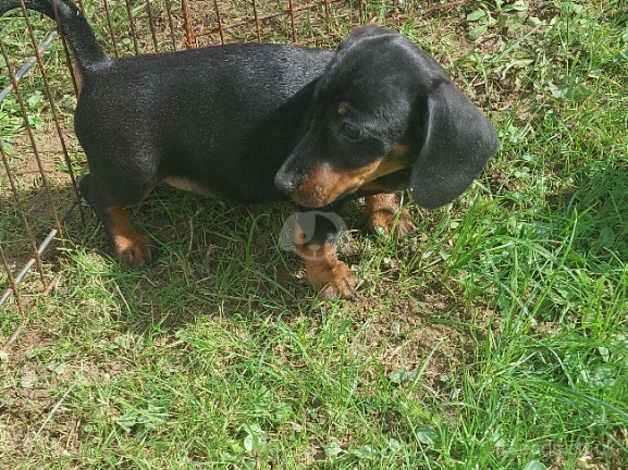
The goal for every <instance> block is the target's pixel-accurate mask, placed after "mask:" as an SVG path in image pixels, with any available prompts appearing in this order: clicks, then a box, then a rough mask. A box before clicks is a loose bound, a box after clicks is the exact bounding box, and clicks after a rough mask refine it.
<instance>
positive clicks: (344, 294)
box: [305, 261, 358, 299]
mask: <svg viewBox="0 0 628 470" xmlns="http://www.w3.org/2000/svg"><path fill="white" fill-rule="evenodd" d="M305 273H306V277H307V280H308V283H309V284H310V285H311V286H312V287H313V288H314V289H316V290H318V291H320V295H321V297H323V298H325V299H337V298H342V299H350V298H352V297H353V295H354V294H355V290H356V288H357V286H358V276H356V275H355V274H354V273H353V271H351V269H349V266H347V264H346V263H343V262H342V261H336V262H335V263H333V264H329V263H326V262H324V261H323V262H306V264H305Z"/></svg>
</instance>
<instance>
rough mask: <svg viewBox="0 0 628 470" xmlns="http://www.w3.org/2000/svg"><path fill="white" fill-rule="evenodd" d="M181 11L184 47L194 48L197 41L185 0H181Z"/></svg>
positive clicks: (196, 45)
mask: <svg viewBox="0 0 628 470" xmlns="http://www.w3.org/2000/svg"><path fill="white" fill-rule="evenodd" d="M181 13H182V14H183V28H184V29H185V47H186V48H188V49H193V48H196V47H198V41H197V36H196V34H195V33H194V29H193V26H192V24H193V23H192V13H191V11H190V5H189V4H188V1H187V0H181Z"/></svg>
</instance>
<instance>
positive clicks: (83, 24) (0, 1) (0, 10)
mask: <svg viewBox="0 0 628 470" xmlns="http://www.w3.org/2000/svg"><path fill="white" fill-rule="evenodd" d="M21 1H22V0H0V16H2V15H4V14H5V13H6V12H7V11H9V10H13V9H15V8H21V5H22V3H21ZM23 1H24V5H25V6H26V8H27V9H29V10H34V11H38V12H40V13H43V14H44V15H46V16H48V17H50V18H52V19H53V20H56V18H57V17H58V18H59V24H60V26H61V30H62V32H63V36H64V37H65V39H66V40H67V42H68V44H69V45H70V48H71V49H72V51H73V52H74V57H75V59H76V62H77V64H78V66H79V70H80V71H81V74H83V75H85V74H86V73H89V71H90V70H93V69H95V68H98V67H99V66H101V65H103V64H104V63H106V62H108V61H109V57H108V56H107V54H105V51H103V49H102V47H100V44H98V42H97V41H96V36H94V31H93V30H92V28H91V27H90V26H89V24H88V23H87V20H85V17H84V16H83V14H82V13H81V12H80V10H79V9H78V8H76V6H75V5H74V4H73V3H72V2H71V1H69V0H23Z"/></svg>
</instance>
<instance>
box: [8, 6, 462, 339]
mask: <svg viewBox="0 0 628 470" xmlns="http://www.w3.org/2000/svg"><path fill="white" fill-rule="evenodd" d="M465 1H468V0H453V1H449V2H441V1H437V0H435V1H424V2H422V1H418V0H414V1H411V0H388V1H372V0H368V1H367V0H316V1H299V0H195V1H190V0H94V1H87V0H77V5H78V7H79V8H80V9H81V10H82V11H83V12H84V13H85V15H86V17H87V18H88V21H89V22H90V24H91V25H92V27H93V28H94V30H95V31H96V34H97V37H98V38H99V40H100V41H101V42H102V43H103V45H104V46H105V49H106V50H107V52H108V53H109V54H111V55H112V56H116V57H117V56H122V55H129V54H141V53H154V52H159V53H162V52H172V51H177V50H181V49H187V48H195V47H202V46H207V45H219V44H225V43H229V42H240V41H260V42H261V41H272V42H292V43H296V44H302V45H323V46H332V45H334V44H335V43H336V42H337V41H338V40H339V38H340V37H341V36H342V34H343V32H345V31H346V30H347V26H348V25H357V24H361V23H366V22H370V21H372V20H373V19H374V18H379V19H381V18H386V20H387V21H388V22H396V21H401V20H403V18H405V17H406V16H407V15H408V14H409V13H413V14H416V12H417V11H419V12H420V14H421V15H426V14H429V13H430V12H432V11H435V10H444V9H449V8H452V7H454V6H456V5H459V4H462V3H465ZM1 21H2V23H0V24H1V25H2V28H6V27H7V25H12V26H14V28H15V29H16V30H18V33H17V34H18V35H19V33H20V32H22V33H25V34H24V36H25V39H22V40H21V46H23V47H22V48H21V49H20V50H27V49H24V47H26V46H28V47H29V48H30V54H31V56H30V57H19V56H20V54H13V53H12V51H13V50H15V49H16V42H15V41H14V36H15V35H13V36H11V35H8V34H7V35H5V34H4V29H3V35H2V36H0V59H1V61H2V62H1V63H0V66H1V68H0V80H2V81H3V82H4V84H5V86H4V88H2V89H1V90H0V130H2V129H3V127H1V126H3V122H2V119H3V117H4V118H7V116H9V115H10V116H9V117H10V118H14V119H17V120H18V121H20V122H18V123H17V124H15V126H16V127H17V128H18V130H17V132H15V134H13V135H12V136H11V137H8V136H5V135H0V157H1V159H2V166H3V170H4V174H1V172H0V202H1V204H2V205H1V206H0V218H1V222H0V261H1V264H2V269H0V288H1V290H0V294H1V295H0V308H6V307H7V306H8V305H10V302H9V300H10V299H13V305H14V308H15V309H17V311H18V312H19V314H21V315H23V314H24V313H25V311H26V310H27V309H28V306H29V305H31V304H32V303H33V302H34V300H36V299H37V298H39V297H40V296H42V295H46V294H48V293H49V292H51V291H52V290H53V289H54V287H55V285H56V283H57V282H58V279H59V276H58V274H57V273H55V272H54V271H55V270H54V263H51V262H46V259H47V258H48V259H50V260H53V257H52V256H51V253H54V252H55V250H52V249H51V247H54V246H59V245H60V246H63V244H64V243H65V241H64V240H66V239H67V238H66V236H65V234H64V230H65V229H66V226H67V222H68V221H69V220H72V221H76V222H77V223H78V224H81V223H83V224H84V223H85V220H86V219H85V213H84V210H85V209H84V206H83V205H82V204H81V201H80V195H79V190H78V186H77V175H78V174H79V173H80V172H82V170H83V167H84V165H85V161H84V158H77V155H80V147H79V145H78V143H77V142H76V139H75V137H74V135H73V132H71V130H69V129H71V128H72V127H71V120H72V113H71V109H72V107H73V104H74V100H75V98H76V96H77V94H78V90H79V83H78V81H77V79H78V77H77V76H76V74H75V73H74V69H73V67H72V61H71V57H70V53H69V50H68V47H67V45H66V44H65V42H64V41H63V39H62V38H61V37H60V35H59V34H58V33H57V32H56V31H55V30H54V26H51V24H50V21H49V20H45V21H41V19H40V18H39V15H38V14H36V13H33V12H27V10H26V8H25V6H24V3H23V2H22V5H21V8H20V9H18V10H16V12H15V13H12V14H10V15H6V16H5V17H3V18H2V20H1ZM16 24H17V26H15V25H16ZM51 30H52V31H51ZM5 38H6V39H5ZM38 38H39V39H38ZM18 42H20V41H18ZM55 48H56V50H57V52H56V53H55V54H57V56H58V57H57V58H59V57H61V59H60V60H61V61H62V62H64V63H65V66H66V67H67V70H68V71H69V74H70V77H71V79H72V82H71V83H72V85H71V86H72V88H73V89H72V90H71V91H70V92H69V94H70V95H71V100H70V101H71V103H70V104H69V105H68V104H67V103H66V104H65V106H64V105H63V100H64V96H66V97H67V96H68V94H67V88H68V87H69V86H70V84H69V81H68V80H67V79H64V80H60V79H58V78H57V77H56V74H55V77H54V78H51V77H50V73H49V72H48V68H47V67H48V66H47V54H53V53H52V52H51V51H52V50H54V49H55ZM16 56H18V57H16ZM57 68H58V67H57ZM63 73H64V75H60V76H67V71H65V70H64V71H63ZM29 74H30V75H31V76H33V77H34V76H36V77H37V78H36V80H35V81H34V82H33V86H35V87H37V88H38V90H39V91H40V92H42V93H41V94H40V95H38V96H40V97H41V100H42V101H43V102H44V103H45V106H44V107H43V108H42V109H43V111H42V113H43V114H45V116H44V117H43V118H42V116H41V115H37V116H33V114H32V110H31V109H30V108H32V106H30V104H31V103H30V98H28V97H25V95H24V93H23V91H22V85H23V83H22V82H23V81H24V80H25V79H26V78H27V77H28V75H29ZM57 82H63V83H57ZM0 83H2V82H0ZM64 90H65V91H64ZM9 99H10V100H11V103H12V104H13V107H12V109H11V110H9V111H7V110H5V109H4V108H3V105H4V103H5V100H7V102H8V100H9ZM66 101H67V100H66ZM60 102H61V105H60V104H59V103H60ZM60 108H61V109H60ZM18 117H19V118H18ZM7 119H8V118H7ZM42 120H43V121H45V122H46V123H48V133H49V137H50V138H49V139H48V142H45V143H44V144H42V141H41V139H38V138H37V135H36V134H38V133H40V132H41V126H39V127H38V126H37V125H36V123H37V121H42ZM50 141H54V144H51V143H50ZM43 147H45V149H44V150H43V152H42V148H43ZM42 153H44V154H45V158H42ZM33 165H34V168H33ZM25 168H26V169H27V170H28V171H26V170H25ZM25 175H30V177H27V178H26V179H30V180H31V183H32V184H31V186H32V188H31V190H30V192H29V191H25V186H28V185H27V184H25V183H24V181H23V180H24V179H25ZM51 177H53V179H54V181H53V182H51V181H50V178H51ZM60 188H62V189H60ZM33 191H35V192H37V194H38V195H39V196H40V198H39V199H38V200H39V201H40V203H39V206H40V207H37V208H35V207H34V204H33V200H32V198H31V197H30V194H31V192H33ZM42 201H43V202H42ZM18 330H19V328H18ZM16 334H17V330H16V331H15V332H14V334H13V337H14V336H15V335H16ZM10 341H11V340H10Z"/></svg>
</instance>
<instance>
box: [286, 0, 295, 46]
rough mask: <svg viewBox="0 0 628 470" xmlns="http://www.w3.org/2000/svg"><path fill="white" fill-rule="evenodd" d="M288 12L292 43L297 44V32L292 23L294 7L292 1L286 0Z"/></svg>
mask: <svg viewBox="0 0 628 470" xmlns="http://www.w3.org/2000/svg"><path fill="white" fill-rule="evenodd" d="M288 11H289V13H290V29H291V30H292V42H297V30H296V27H295V21H294V5H293V4H292V0H288Z"/></svg>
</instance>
